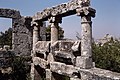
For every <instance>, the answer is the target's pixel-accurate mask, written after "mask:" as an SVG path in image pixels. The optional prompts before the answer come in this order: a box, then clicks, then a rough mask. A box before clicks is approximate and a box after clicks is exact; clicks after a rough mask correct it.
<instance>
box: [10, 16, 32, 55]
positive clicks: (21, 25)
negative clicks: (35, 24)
mask: <svg viewBox="0 0 120 80" xmlns="http://www.w3.org/2000/svg"><path fill="white" fill-rule="evenodd" d="M31 20H32V18H28V19H27V20H26V17H19V18H13V19H12V26H13V27H12V28H13V34H12V40H13V41H12V48H13V50H14V52H15V54H16V55H18V56H30V54H31V50H32V34H31V33H32V31H31V30H32V29H31V25H30V24H31Z"/></svg>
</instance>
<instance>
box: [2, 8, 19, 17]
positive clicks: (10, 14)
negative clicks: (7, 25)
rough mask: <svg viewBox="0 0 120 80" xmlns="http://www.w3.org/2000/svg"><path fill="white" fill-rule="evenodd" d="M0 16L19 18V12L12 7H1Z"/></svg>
mask: <svg viewBox="0 0 120 80" xmlns="http://www.w3.org/2000/svg"><path fill="white" fill-rule="evenodd" d="M0 17H7V18H20V17H21V15H20V12H19V11H17V10H14V9H3V8H0Z"/></svg>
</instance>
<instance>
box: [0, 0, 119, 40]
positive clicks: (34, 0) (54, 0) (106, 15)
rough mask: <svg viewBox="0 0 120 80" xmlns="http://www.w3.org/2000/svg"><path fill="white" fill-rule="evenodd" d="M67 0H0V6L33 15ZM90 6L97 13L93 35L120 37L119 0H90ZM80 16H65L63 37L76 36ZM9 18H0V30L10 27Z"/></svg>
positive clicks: (79, 30)
mask: <svg viewBox="0 0 120 80" xmlns="http://www.w3.org/2000/svg"><path fill="white" fill-rule="evenodd" d="M68 1H69V0H0V8H11V9H16V10H19V11H20V13H21V15H23V16H33V15H34V14H35V13H36V12H38V11H42V10H43V9H45V8H47V7H52V6H55V5H57V4H60V3H64V2H68ZM91 7H93V8H95V9H96V11H97V13H96V17H95V18H94V19H92V21H93V37H95V38H101V37H103V36H104V35H105V34H108V33H109V34H111V35H113V36H116V37H120V31H119V30H120V0H91ZM80 20H81V19H80V17H79V16H76V15H73V16H69V17H65V18H63V20H62V24H60V26H61V27H62V28H63V29H64V30H65V37H68V38H74V39H75V38H76V37H75V36H76V32H79V33H80V32H81V26H80ZM11 23H12V22H11V20H10V19H3V18H0V31H4V30H6V29H8V27H10V26H11V25H12V24H11Z"/></svg>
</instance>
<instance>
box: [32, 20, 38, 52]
mask: <svg viewBox="0 0 120 80" xmlns="http://www.w3.org/2000/svg"><path fill="white" fill-rule="evenodd" d="M38 40H39V27H38V24H37V23H36V22H34V23H33V51H34V50H35V44H36V42H37V41H38Z"/></svg>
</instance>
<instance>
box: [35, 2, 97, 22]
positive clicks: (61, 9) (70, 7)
mask: <svg viewBox="0 0 120 80" xmlns="http://www.w3.org/2000/svg"><path fill="white" fill-rule="evenodd" d="M89 6H90V3H89V0H87V1H86V2H85V1H84V0H72V1H70V2H68V3H63V4H61V5H57V6H55V7H52V8H46V9H44V10H43V11H42V12H37V13H36V14H35V15H34V16H33V21H37V20H41V21H46V20H48V18H50V17H51V16H61V17H65V16H69V15H73V14H76V9H81V10H82V8H83V7H89ZM89 10H91V11H94V13H95V12H96V11H95V10H94V9H92V8H90V7H89Z"/></svg>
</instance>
